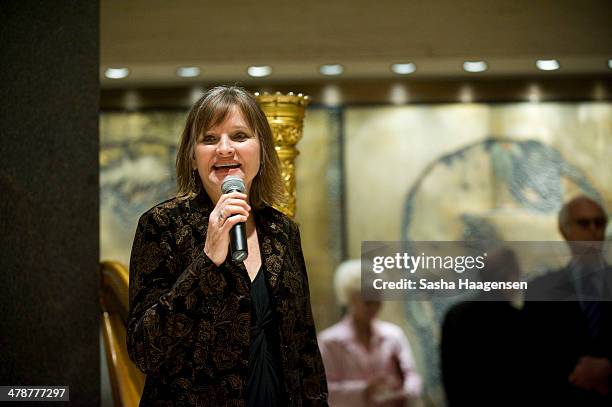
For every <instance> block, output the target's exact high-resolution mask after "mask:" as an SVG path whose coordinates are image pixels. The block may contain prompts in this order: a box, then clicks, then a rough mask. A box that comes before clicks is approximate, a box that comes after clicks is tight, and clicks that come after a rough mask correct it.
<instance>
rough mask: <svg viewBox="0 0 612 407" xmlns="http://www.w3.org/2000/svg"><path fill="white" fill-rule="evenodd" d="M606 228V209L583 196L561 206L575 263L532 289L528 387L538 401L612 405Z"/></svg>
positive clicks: (611, 277)
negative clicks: (605, 249) (529, 384)
mask: <svg viewBox="0 0 612 407" xmlns="http://www.w3.org/2000/svg"><path fill="white" fill-rule="evenodd" d="M607 223H608V217H607V215H606V213H605V211H604V209H603V207H602V206H601V205H600V204H599V203H597V202H595V201H594V200H592V199H590V198H588V197H586V196H578V197H576V198H574V199H572V200H570V201H569V202H567V203H566V204H565V205H563V207H562V209H561V211H560V212H559V232H560V233H561V235H562V236H563V238H564V239H565V240H566V241H567V242H568V245H569V249H570V251H571V255H572V258H571V261H570V262H569V264H568V265H567V266H566V267H564V268H562V269H560V270H557V271H554V272H551V273H547V274H545V275H543V276H542V277H539V278H536V279H535V280H534V281H532V282H531V283H530V284H529V290H528V292H527V301H526V302H525V308H524V312H525V316H526V320H527V322H528V324H529V325H528V332H529V334H530V336H531V337H530V343H531V346H532V349H531V350H532V354H531V363H532V366H530V367H529V369H528V373H531V375H532V376H531V380H528V382H529V383H531V385H532V387H533V388H532V390H531V393H532V394H533V395H534V397H535V398H537V400H536V401H537V402H540V403H546V404H548V405H564V406H612V395H611V392H610V385H611V381H612V365H611V362H610V361H611V360H612V302H611V301H610V299H612V267H611V266H610V265H609V264H607V263H606V261H605V256H604V252H603V247H604V246H603V241H604V236H605V231H606V225H607Z"/></svg>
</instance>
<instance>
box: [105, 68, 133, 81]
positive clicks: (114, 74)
mask: <svg viewBox="0 0 612 407" xmlns="http://www.w3.org/2000/svg"><path fill="white" fill-rule="evenodd" d="M129 74H130V70H129V69H127V68H107V69H106V71H104V76H106V77H107V78H109V79H123V78H125V77H126V76H128V75H129Z"/></svg>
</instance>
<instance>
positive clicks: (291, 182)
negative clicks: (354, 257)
mask: <svg viewBox="0 0 612 407" xmlns="http://www.w3.org/2000/svg"><path fill="white" fill-rule="evenodd" d="M255 98H256V99H257V101H258V102H259V105H260V106H261V108H262V110H263V111H264V113H265V114H266V117H267V119H268V122H269V123H270V127H271V128H272V134H273V136H274V145H275V148H276V152H277V154H278V158H279V159H280V162H281V171H282V176H283V182H284V183H285V198H286V199H285V203H284V204H283V205H281V206H280V207H277V208H276V209H278V210H279V211H281V212H283V213H284V214H286V215H287V216H289V217H291V218H293V217H294V216H295V210H296V195H295V191H296V185H295V157H297V156H298V154H299V153H300V152H299V151H298V149H297V148H296V147H295V146H296V144H297V143H298V141H300V139H301V138H302V129H303V126H304V112H305V109H306V106H307V105H308V103H310V99H309V97H308V96H304V95H302V94H301V93H298V94H297V95H295V94H294V93H293V92H289V93H288V94H286V95H284V94H282V93H280V92H276V93H275V94H273V95H272V94H269V93H267V92H264V93H263V94H259V93H255Z"/></svg>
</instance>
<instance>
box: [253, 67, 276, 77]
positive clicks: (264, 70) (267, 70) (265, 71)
mask: <svg viewBox="0 0 612 407" xmlns="http://www.w3.org/2000/svg"><path fill="white" fill-rule="evenodd" d="M247 73H248V74H249V75H250V76H252V77H254V78H263V77H264V76H268V75H270V74H271V73H272V67H271V66H270V65H253V66H249V68H248V69H247Z"/></svg>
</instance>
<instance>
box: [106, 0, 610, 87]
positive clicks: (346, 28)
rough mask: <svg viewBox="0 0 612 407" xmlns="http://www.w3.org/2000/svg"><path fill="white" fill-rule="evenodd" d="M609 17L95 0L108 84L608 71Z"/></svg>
mask: <svg viewBox="0 0 612 407" xmlns="http://www.w3.org/2000/svg"><path fill="white" fill-rule="evenodd" d="M611 17H612V7H611V6H610V2H609V0H583V1H575V0H539V1H531V0H503V1H491V0H462V1H455V0H441V1H435V0H403V1H398V0H378V1H371V0H367V1H366V0H334V1H308V2H302V3H297V2H287V1H280V0H269V1H266V0H263V1H258V2H254V1H250V0H236V1H227V2H213V1H196V0H181V1H167V0H131V1H119V0H102V1H101V14H100V20H101V69H100V77H101V83H102V87H104V88H114V87H126V86H144V87H146V86H156V87H160V86H181V85H182V84H184V85H188V84H190V83H194V82H218V81H240V82H246V83H249V81H251V82H258V81H259V82H260V81H262V80H264V79H265V80H266V81H268V82H273V81H284V82H288V81H303V80H317V79H321V80H323V79H324V78H326V77H329V76H336V77H342V78H351V79H359V78H363V79H376V78H381V79H384V78H392V77H394V76H398V75H410V76H414V77H422V78H440V77H444V78H452V77H457V78H461V77H465V76H470V75H483V76H489V77H492V76H511V77H520V76H529V75H534V74H538V73H539V74H542V72H543V71H542V70H541V69H542V68H541V67H540V69H539V68H538V67H537V66H536V61H537V60H552V59H554V60H556V62H557V64H558V65H559V67H558V69H553V70H550V71H548V72H546V74H550V75H561V74H587V75H606V76H607V75H610V74H611V73H612V70H611V68H610V67H609V62H608V61H609V59H610V58H612V24H610V21H612V18H611ZM466 63H468V64H466ZM393 64H412V65H397V66H395V68H392V66H393ZM540 65H543V66H545V67H554V66H555V63H553V62H548V63H544V64H542V63H540ZM249 67H251V72H255V74H256V75H259V76H249V74H248V73H247V70H248V69H249ZM330 67H331V68H330ZM397 67H400V69H399V72H398V70H397V69H396V68H397ZM402 67H403V68H402ZM108 68H127V69H128V70H129V73H128V75H127V76H126V77H124V78H122V79H110V78H107V77H105V75H104V73H105V71H106V70H107V69H108ZM181 68H183V70H182V72H184V73H187V75H184V76H183V77H181V76H179V75H178V72H179V69H181ZM185 68H187V69H185ZM194 68H196V69H194Z"/></svg>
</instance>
